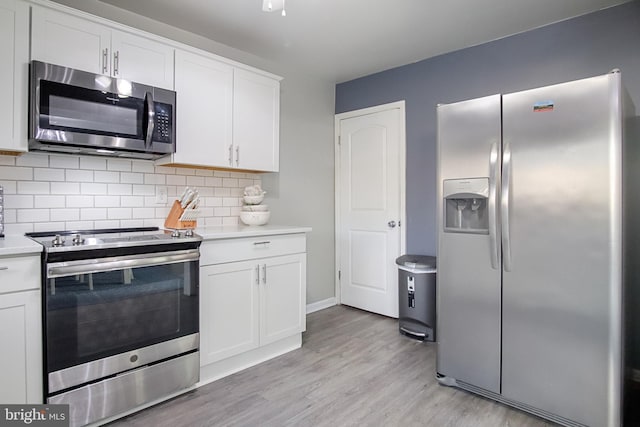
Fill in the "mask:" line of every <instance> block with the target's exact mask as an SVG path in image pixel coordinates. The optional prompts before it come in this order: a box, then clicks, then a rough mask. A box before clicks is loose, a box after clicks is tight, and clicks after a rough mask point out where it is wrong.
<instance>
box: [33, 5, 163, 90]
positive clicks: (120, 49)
mask: <svg viewBox="0 0 640 427" xmlns="http://www.w3.org/2000/svg"><path fill="white" fill-rule="evenodd" d="M31 59H36V60H39V61H43V62H49V63H52V64H56V65H62V66H64V67H70V68H75V69H78V70H84V71H89V72H92V73H96V74H106V75H110V76H112V77H118V78H123V79H127V80H131V81H135V82H139V83H144V84H148V85H151V86H158V87H162V88H166V89H173V47H171V46H168V45H165V44H162V43H160V42H157V41H153V40H150V39H147V38H145V37H140V36H137V35H133V34H129V33H126V32H123V31H119V30H116V29H112V28H110V27H108V26H106V25H101V24H98V23H96V22H93V21H90V20H87V19H83V18H80V17H77V16H73V15H69V14H66V13H63V12H58V11H55V10H51V9H47V8H42V7H37V6H34V7H33V10H32V14H31Z"/></svg>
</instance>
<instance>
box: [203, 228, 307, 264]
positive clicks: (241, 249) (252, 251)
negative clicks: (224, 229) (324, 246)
mask: <svg viewBox="0 0 640 427" xmlns="http://www.w3.org/2000/svg"><path fill="white" fill-rule="evenodd" d="M306 250H307V240H306V235H305V234H304V233H298V234H284V235H277V236H261V237H246V238H239V239H221V240H208V241H205V242H203V243H202V246H200V265H201V266H202V265H210V264H221V263H224V262H233V261H242V260H248V259H256V258H266V257H272V256H279V255H287V254H296V253H302V252H306Z"/></svg>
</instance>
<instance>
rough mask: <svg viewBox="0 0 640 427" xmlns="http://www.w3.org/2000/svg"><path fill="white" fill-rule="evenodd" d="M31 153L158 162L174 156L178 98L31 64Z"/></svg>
mask: <svg viewBox="0 0 640 427" xmlns="http://www.w3.org/2000/svg"><path fill="white" fill-rule="evenodd" d="M30 72H31V78H30V83H31V84H30V95H29V150H34V151H54V152H64V153H77V154H94V155H103V156H104V155H107V156H117V157H129V158H139V159H155V158H158V157H161V156H164V155H167V154H169V153H173V152H175V147H176V144H175V139H176V127H175V120H176V93H175V92H174V91H171V90H167V89H161V88H156V87H152V86H147V85H144V84H140V83H135V82H131V81H129V80H124V79H117V78H112V77H109V76H104V75H101V74H93V73H88V72H85V71H80V70H74V69H71V68H66V67H61V66H58V65H53V64H46V63H44V62H40V61H32V62H31V70H30Z"/></svg>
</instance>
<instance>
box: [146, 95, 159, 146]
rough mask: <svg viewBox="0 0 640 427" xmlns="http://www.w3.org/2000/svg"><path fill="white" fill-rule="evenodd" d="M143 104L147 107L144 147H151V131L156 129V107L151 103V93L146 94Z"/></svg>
mask: <svg viewBox="0 0 640 427" xmlns="http://www.w3.org/2000/svg"><path fill="white" fill-rule="evenodd" d="M144 104H145V105H146V107H147V111H146V113H147V133H146V135H145V138H144V146H145V147H147V148H148V147H150V146H151V139H152V138H153V130H154V128H155V127H156V105H155V103H154V102H153V95H152V94H151V92H147V93H146V95H145V96H144Z"/></svg>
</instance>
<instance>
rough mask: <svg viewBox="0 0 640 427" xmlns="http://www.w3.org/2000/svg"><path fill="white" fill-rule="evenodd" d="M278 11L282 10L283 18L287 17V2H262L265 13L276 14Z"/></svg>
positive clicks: (283, 0) (273, 0) (280, 0)
mask: <svg viewBox="0 0 640 427" xmlns="http://www.w3.org/2000/svg"><path fill="white" fill-rule="evenodd" d="M278 10H282V13H281V15H282V16H287V11H286V9H285V0H262V11H263V12H274V11H278Z"/></svg>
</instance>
